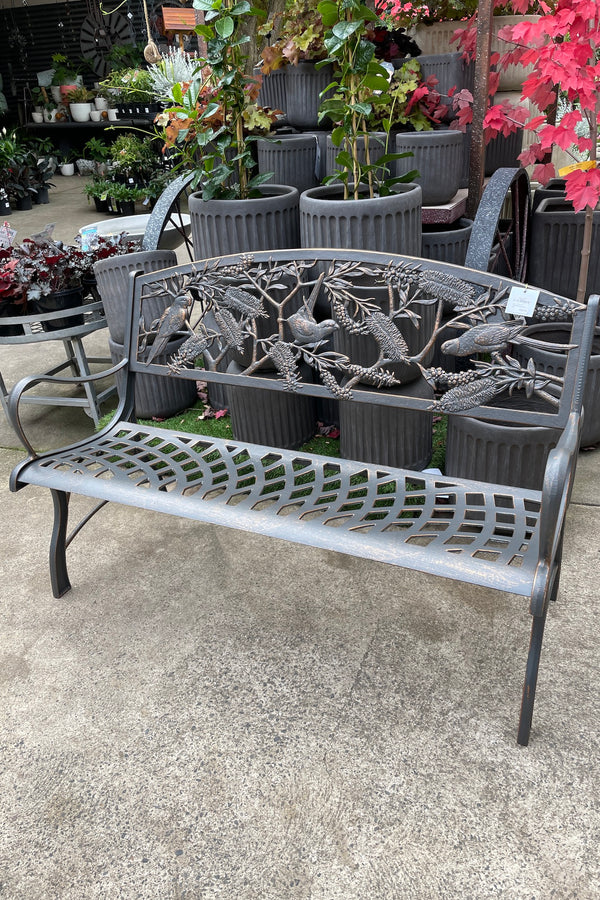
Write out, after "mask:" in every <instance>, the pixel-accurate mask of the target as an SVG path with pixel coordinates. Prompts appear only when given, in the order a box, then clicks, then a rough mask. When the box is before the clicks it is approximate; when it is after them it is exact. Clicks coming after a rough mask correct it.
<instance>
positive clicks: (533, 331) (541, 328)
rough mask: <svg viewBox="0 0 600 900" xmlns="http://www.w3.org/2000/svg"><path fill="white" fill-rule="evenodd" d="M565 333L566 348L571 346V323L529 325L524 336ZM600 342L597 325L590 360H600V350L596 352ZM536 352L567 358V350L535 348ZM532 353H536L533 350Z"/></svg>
mask: <svg viewBox="0 0 600 900" xmlns="http://www.w3.org/2000/svg"><path fill="white" fill-rule="evenodd" d="M561 331H564V335H565V347H567V346H568V345H569V337H570V331H569V323H568V322H538V323H534V324H533V325H528V326H527V328H524V329H523V334H524V335H529V337H535V336H536V335H543V334H549V333H550V332H561ZM539 339H540V340H542V341H543V340H544V338H543V337H540V338H539ZM598 342H600V325H596V327H595V328H594V337H593V345H592V352H591V354H590V360H592V359H598V358H600V348H599V349H598V350H594V345H598ZM553 343H560V339H559V341H556V340H554V341H553ZM524 347H527V344H524ZM535 351H536V352H538V353H544V354H546V353H547V354H548V355H549V356H553V357H561V358H563V357H565V355H566V353H567V349H565V350H551V349H550V348H548V349H547V350H546V349H545V348H544V349H542V348H540V347H538V348H535ZM530 352H534V350H533V348H532V350H531V351H530Z"/></svg>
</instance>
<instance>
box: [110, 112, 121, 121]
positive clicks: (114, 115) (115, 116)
mask: <svg viewBox="0 0 600 900" xmlns="http://www.w3.org/2000/svg"><path fill="white" fill-rule="evenodd" d="M118 118H119V114H118V112H117V110H116V109H109V110H108V121H109V122H116V121H117V120H118Z"/></svg>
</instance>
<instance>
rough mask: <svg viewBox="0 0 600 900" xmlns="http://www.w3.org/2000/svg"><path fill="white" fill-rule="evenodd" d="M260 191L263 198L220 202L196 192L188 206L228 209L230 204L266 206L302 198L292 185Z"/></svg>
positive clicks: (266, 188)
mask: <svg viewBox="0 0 600 900" xmlns="http://www.w3.org/2000/svg"><path fill="white" fill-rule="evenodd" d="M258 190H259V191H260V193H261V194H262V196H261V197H248V198H247V199H245V200H241V199H239V198H233V199H231V200H220V199H216V198H213V199H212V200H205V199H204V197H203V196H202V191H194V193H193V194H190V196H189V198H188V205H196V204H199V205H202V206H205V207H208V206H212V207H213V209H214V208H216V207H221V206H225V207H227V205H229V204H230V203H239V204H240V205H242V204H250V203H261V202H264V203H265V204H273V205H276V204H277V202H279V201H281V199H282V198H286V199H288V200H291V201H292V202H293V201H294V199H295V198H294V195H296V198H299V196H300V194H299V191H298V188H295V187H293V186H292V185H291V184H261V185H260V187H259V188H258Z"/></svg>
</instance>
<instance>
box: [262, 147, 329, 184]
mask: <svg viewBox="0 0 600 900" xmlns="http://www.w3.org/2000/svg"><path fill="white" fill-rule="evenodd" d="M256 148H257V153H258V170H259V172H260V173H261V174H263V173H265V172H272V173H273V177H272V181H273V182H275V183H276V184H289V185H290V186H292V187H295V188H296V189H297V190H298V193H300V194H301V193H302V191H307V190H308V189H309V188H311V187H316V186H317V185H318V184H319V182H320V178H319V172H318V164H319V140H318V138H317V136H316V135H312V134H279V135H273V136H272V137H271V138H268V139H266V138H265V139H261V140H259V141H257V142H256Z"/></svg>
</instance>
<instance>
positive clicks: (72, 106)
mask: <svg viewBox="0 0 600 900" xmlns="http://www.w3.org/2000/svg"><path fill="white" fill-rule="evenodd" d="M91 111H92V104H91V103H69V112H70V113H71V118H72V119H73V121H74V122H89V121H90V113H91Z"/></svg>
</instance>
